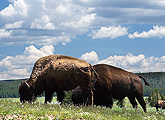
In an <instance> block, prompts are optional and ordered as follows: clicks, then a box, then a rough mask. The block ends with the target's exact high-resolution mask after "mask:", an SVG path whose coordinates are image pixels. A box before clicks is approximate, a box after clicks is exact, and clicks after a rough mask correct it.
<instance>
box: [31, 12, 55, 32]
mask: <svg viewBox="0 0 165 120" xmlns="http://www.w3.org/2000/svg"><path fill="white" fill-rule="evenodd" d="M30 28H32V29H34V28H36V29H43V30H55V29H56V27H55V26H54V24H53V23H52V22H51V21H50V18H49V16H48V15H44V16H43V17H42V18H41V19H38V18H36V19H34V22H32V24H31V27H30Z"/></svg>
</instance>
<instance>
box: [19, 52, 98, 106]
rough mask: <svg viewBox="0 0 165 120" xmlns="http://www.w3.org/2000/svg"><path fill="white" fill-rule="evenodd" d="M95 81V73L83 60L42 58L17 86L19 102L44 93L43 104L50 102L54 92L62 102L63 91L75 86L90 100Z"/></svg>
mask: <svg viewBox="0 0 165 120" xmlns="http://www.w3.org/2000/svg"><path fill="white" fill-rule="evenodd" d="M96 80H97V73H96V72H95V70H94V69H93V67H92V65H91V64H89V63H87V62H86V61H84V60H80V59H77V58H74V57H70V56H64V55H50V56H46V57H42V58H40V59H38V60H37V61H36V63H35V65H34V67H33V70H32V73H31V75H30V78H29V79H28V80H26V81H25V82H24V83H22V84H21V85H20V86H19V94H20V101H21V102H25V101H32V100H34V99H35V98H36V97H37V95H39V94H42V93H43V91H45V103H47V102H51V100H52V97H53V93H54V92H56V93H57V99H58V101H59V102H62V100H63V98H64V91H68V90H72V89H74V88H76V87H77V86H81V88H82V89H83V92H84V95H85V96H89V98H91V97H90V96H91V94H92V93H90V91H89V90H92V88H93V87H92V86H93V84H94V82H95V81H96ZM85 98H87V97H85ZM90 100H91V99H90Z"/></svg>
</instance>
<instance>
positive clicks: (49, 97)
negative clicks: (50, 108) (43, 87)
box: [45, 91, 53, 103]
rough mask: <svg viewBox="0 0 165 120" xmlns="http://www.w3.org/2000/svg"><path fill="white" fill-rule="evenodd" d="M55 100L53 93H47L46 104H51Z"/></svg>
mask: <svg viewBox="0 0 165 120" xmlns="http://www.w3.org/2000/svg"><path fill="white" fill-rule="evenodd" d="M52 99H53V92H50V91H45V103H47V102H49V103H50V102H51V101H52Z"/></svg>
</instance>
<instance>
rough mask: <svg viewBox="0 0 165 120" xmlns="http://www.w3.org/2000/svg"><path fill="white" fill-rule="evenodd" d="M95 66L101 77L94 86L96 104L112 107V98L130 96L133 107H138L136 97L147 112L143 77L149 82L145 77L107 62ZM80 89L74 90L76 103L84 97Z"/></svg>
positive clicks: (73, 96)
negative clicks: (106, 63)
mask: <svg viewBox="0 0 165 120" xmlns="http://www.w3.org/2000/svg"><path fill="white" fill-rule="evenodd" d="M93 68H94V69H95V70H96V72H97V74H98V75H99V79H98V80H97V82H96V83H95V86H94V87H95V90H94V91H93V92H94V104H95V105H103V106H106V107H110V108H112V106H113V99H112V98H115V99H118V100H122V99H124V98H125V97H128V99H129V101H130V102H131V104H132V106H133V108H137V105H138V104H137V102H136V100H135V98H136V99H137V100H138V102H139V103H140V105H141V106H142V108H143V110H144V112H146V103H145V101H144V99H143V85H142V81H141V79H143V80H144V81H145V84H146V85H148V86H149V84H148V83H147V81H146V80H145V79H144V77H142V76H137V75H135V74H133V73H130V72H127V71H125V70H122V69H120V68H116V67H113V66H109V65H105V64H98V65H94V66H93ZM140 78H141V79H140ZM80 89H81V88H80V87H79V88H76V89H75V90H73V92H72V100H73V102H74V103H75V104H77V103H78V104H81V103H82V98H80V96H82V93H83V91H82V90H80Z"/></svg>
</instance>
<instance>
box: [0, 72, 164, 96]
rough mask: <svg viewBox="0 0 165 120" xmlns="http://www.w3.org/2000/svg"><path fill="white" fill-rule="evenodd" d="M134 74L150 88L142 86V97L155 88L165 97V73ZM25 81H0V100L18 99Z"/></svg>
mask: <svg viewBox="0 0 165 120" xmlns="http://www.w3.org/2000/svg"><path fill="white" fill-rule="evenodd" d="M136 74H137V75H141V76H143V77H145V78H146V80H147V81H148V82H149V83H150V85H151V87H148V86H145V85H143V88H144V89H143V91H144V96H149V95H150V94H151V93H152V92H153V91H154V90H155V88H158V91H159V92H160V94H162V95H165V85H164V84H165V72H149V73H136ZM25 80H27V79H19V80H3V81H0V98H18V97H19V93H18V88H19V85H20V84H21V81H25ZM142 81H143V80H142ZM143 83H144V82H143ZM43 95H44V94H43Z"/></svg>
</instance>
